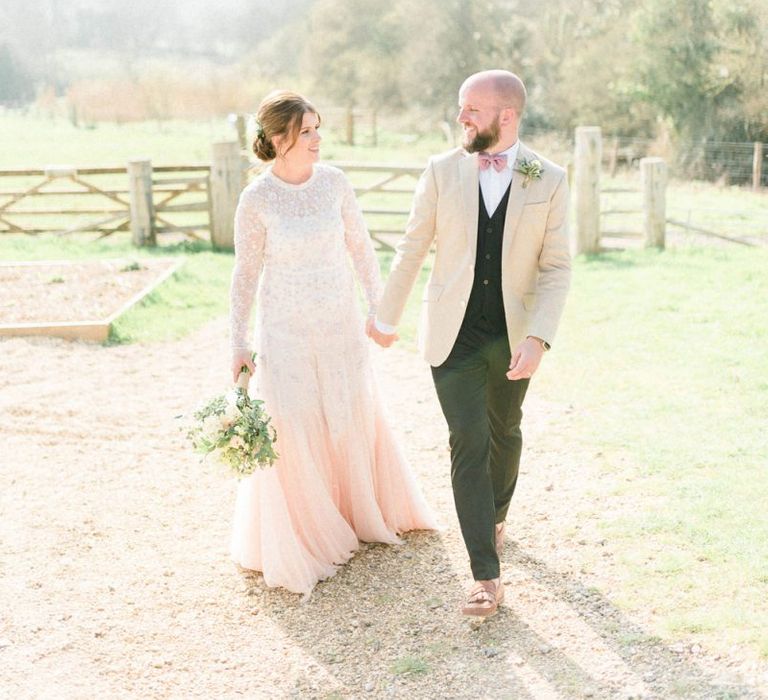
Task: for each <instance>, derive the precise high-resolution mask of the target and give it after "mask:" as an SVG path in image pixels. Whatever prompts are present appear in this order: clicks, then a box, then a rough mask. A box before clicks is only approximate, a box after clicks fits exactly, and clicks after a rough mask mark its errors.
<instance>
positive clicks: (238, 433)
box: [187, 354, 277, 476]
mask: <svg viewBox="0 0 768 700" xmlns="http://www.w3.org/2000/svg"><path fill="white" fill-rule="evenodd" d="M255 358H256V356H255V354H254V359H255ZM247 387H248V370H247V368H245V367H243V369H242V370H241V374H240V378H239V379H238V383H237V386H236V387H235V389H233V390H231V391H229V392H227V393H226V394H223V395H221V396H217V397H216V398H214V399H212V400H211V401H209V402H208V403H207V404H205V405H203V406H202V407H200V408H198V409H197V410H196V411H195V413H194V418H195V423H194V424H193V425H192V427H191V428H190V429H189V431H188V433H187V435H188V437H189V438H190V440H191V441H192V446H193V447H194V449H195V450H196V451H198V452H200V453H202V454H203V455H206V456H207V455H210V454H213V456H214V457H216V458H217V459H218V461H220V462H222V463H223V464H225V465H227V466H229V467H230V468H231V469H232V471H233V472H234V473H235V474H236V475H237V476H247V475H248V474H252V473H253V472H254V471H256V470H257V469H264V468H266V467H269V466H271V465H272V464H273V463H274V461H275V459H277V453H276V452H275V449H274V444H275V441H276V440H277V434H276V433H275V429H274V428H273V427H272V426H271V425H270V421H271V419H270V417H269V416H268V415H267V413H266V412H265V411H264V409H263V404H264V402H263V401H259V400H258V399H252V398H251V397H250V396H248V391H247Z"/></svg>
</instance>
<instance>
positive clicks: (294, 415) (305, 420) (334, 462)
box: [231, 164, 435, 594]
mask: <svg viewBox="0 0 768 700" xmlns="http://www.w3.org/2000/svg"><path fill="white" fill-rule="evenodd" d="M235 249H236V253H237V255H236V263H235V269H234V272H233V275H232V287H231V329H232V346H233V348H245V347H248V348H254V349H255V350H256V352H257V353H258V356H257V359H256V373H255V376H254V381H253V382H252V384H251V392H252V393H253V394H254V395H255V396H256V397H258V398H260V399H262V400H264V402H265V408H266V410H267V411H268V413H269V414H270V415H271V416H272V421H273V424H274V426H275V429H276V431H277V443H276V449H277V452H278V453H279V458H278V460H277V462H276V463H275V465H274V467H273V468H270V469H266V470H263V471H259V472H257V473H255V474H253V475H251V476H249V477H246V478H244V479H243V480H242V481H241V482H240V484H239V485H238V493H237V501H236V505H235V515H234V525H233V533H232V546H231V552H232V557H233V559H234V560H235V561H236V562H237V563H238V564H240V565H241V566H242V567H244V568H247V569H255V570H258V571H261V572H262V573H263V575H264V580H265V582H266V584H267V585H269V586H282V587H284V588H287V589H288V590H290V591H294V592H297V593H304V594H307V593H309V592H310V591H311V590H312V588H313V587H314V585H315V583H317V581H318V580H320V579H324V578H327V577H328V576H331V575H332V574H333V573H334V572H335V571H336V568H337V566H338V565H339V564H341V563H343V562H345V561H346V560H347V559H349V557H350V556H352V554H353V553H354V551H355V550H356V549H357V547H358V541H359V540H362V541H365V542H388V543H398V542H399V541H400V540H399V539H398V533H402V532H404V531H407V530H413V529H433V528H435V520H434V518H433V516H432V514H431V511H430V509H429V507H428V506H427V504H426V502H425V500H424V498H423V496H422V494H421V492H420V490H419V487H418V486H417V484H416V482H415V480H414V477H413V475H412V474H411V472H410V469H409V467H408V465H407V463H406V462H405V460H404V458H403V455H402V453H401V450H400V448H399V446H398V444H397V440H396V439H395V436H394V434H393V432H392V430H391V429H390V427H389V426H388V424H387V422H386V420H385V417H384V413H383V409H382V406H381V403H380V400H379V396H378V391H377V387H376V382H375V377H374V374H373V370H372V368H371V364H370V360H369V345H368V344H369V342H370V341H369V340H368V338H367V337H366V336H365V332H364V323H363V315H362V313H361V310H360V305H359V302H358V299H357V293H356V288H355V274H356V276H357V279H358V280H359V282H360V284H361V286H362V289H363V291H364V294H365V297H366V299H367V302H368V307H369V310H372V309H375V305H376V302H377V300H378V297H379V294H380V289H381V279H380V274H379V267H378V262H377V259H376V255H375V253H374V251H373V246H372V245H371V241H370V237H369V235H368V232H367V230H366V227H365V223H364V222H363V219H362V215H361V213H360V209H359V207H358V205H357V202H356V200H355V195H354V191H353V189H352V187H351V185H350V184H349V182H348V180H347V179H346V176H345V175H344V174H343V173H342V172H341V171H340V170H338V169H336V168H333V167H330V166H327V165H320V164H318V165H315V166H314V170H313V173H312V175H311V177H310V178H309V180H307V181H306V182H304V183H302V184H300V185H292V184H289V183H286V182H284V181H283V180H280V179H279V178H278V177H277V176H275V175H274V174H273V173H272V171H271V168H268V169H267V170H266V171H265V172H264V173H262V174H261V175H260V176H259V177H258V178H257V179H256V180H255V181H254V182H252V183H251V184H250V185H249V186H248V187H246V188H245V190H244V191H243V193H242V194H241V197H240V202H239V204H238V208H237V214H236V216H235ZM350 261H351V265H350ZM257 290H258V293H257ZM254 297H257V298H256V323H255V333H254V338H253V343H249V342H248V333H249V331H248V323H249V318H250V315H251V307H252V305H253V301H254Z"/></svg>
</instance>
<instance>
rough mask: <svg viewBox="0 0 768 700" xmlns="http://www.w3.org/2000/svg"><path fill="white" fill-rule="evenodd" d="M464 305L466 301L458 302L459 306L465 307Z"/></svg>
mask: <svg viewBox="0 0 768 700" xmlns="http://www.w3.org/2000/svg"><path fill="white" fill-rule="evenodd" d="M466 303H467V302H466V301H464V300H463V299H462V300H461V301H460V302H459V306H465V305H466Z"/></svg>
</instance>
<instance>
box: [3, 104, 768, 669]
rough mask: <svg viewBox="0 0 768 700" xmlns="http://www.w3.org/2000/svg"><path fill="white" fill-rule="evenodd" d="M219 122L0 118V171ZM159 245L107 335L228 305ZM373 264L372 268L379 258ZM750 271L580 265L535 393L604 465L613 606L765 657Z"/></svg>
mask: <svg viewBox="0 0 768 700" xmlns="http://www.w3.org/2000/svg"><path fill="white" fill-rule="evenodd" d="M2 119H3V120H5V119H6V117H3V118H2ZM2 123H3V124H4V125H5V124H7V122H6V121H2ZM170 126H171V125H166V128H168V129H170ZM221 126H222V125H206V126H201V125H198V126H196V127H194V128H192V127H189V126H188V125H187V126H184V128H181V127H180V129H181V131H180V133H179V134H176V135H172V134H171V133H170V132H165V133H163V132H161V131H159V130H158V131H157V133H155V131H153V129H158V127H157V126H156V125H143V126H141V127H140V128H139V126H132V127H115V126H109V127H107V126H105V127H101V126H100V127H99V128H98V129H95V130H93V131H85V130H74V129H72V128H71V127H69V129H70V131H67V130H66V129H67V127H66V126H63V125H61V124H59V125H58V126H56V127H55V128H54V127H53V126H52V127H51V130H50V132H45V133H44V132H43V131H41V130H40V127H39V126H38V127H37V130H38V132H39V133H40V142H39V143H38V144H37V145H34V144H33V145H32V146H27V144H26V143H25V145H24V147H22V146H21V145H20V140H19V138H18V132H15V136H14V132H13V130H10V131H8V130H6V129H5V128H1V129H0V134H1V135H2V136H0V154H2V155H1V156H0V158H2V162H0V167H9V166H11V165H21V164H23V165H28V166H32V165H38V164H41V163H44V162H65V161H67V160H73V161H75V162H83V163H89V164H90V163H96V162H103V163H113V162H115V161H116V160H117V161H118V162H119V161H120V159H123V158H126V157H130V155H132V154H135V153H136V152H137V151H143V152H146V151H151V155H152V158H153V161H157V162H183V161H186V160H198V159H205V157H206V152H207V150H206V149H207V144H208V142H209V141H210V140H212V137H213V136H214V135H215V134H216V133H219V132H218V131H217V130H219V129H220V127H221ZM224 127H225V128H228V127H226V125H224ZM14 128H15V129H21V128H22V125H17V126H16V127H14ZM185 129H191V131H190V132H189V133H183V132H185ZM81 131H82V132H83V133H80V132H81ZM131 134H133V135H131ZM119 136H122V140H121V139H120V138H118V137H119ZM330 141H331V139H328V140H327V147H326V150H325V154H324V155H325V156H326V157H329V158H337V159H354V160H366V159H367V160H392V161H397V162H403V160H407V161H411V162H413V161H417V162H418V161H419V160H421V161H422V162H423V160H424V159H425V158H426V156H427V154H428V153H431V152H434V151H436V150H440V148H442V146H441V145H440V143H439V141H438V140H435V141H434V142H430V143H426V142H425V143H424V144H421V145H419V144H417V145H416V146H414V147H413V148H410V147H409V149H408V150H407V151H404V150H402V149H395V148H393V147H392V145H391V144H390V145H389V146H388V147H386V148H385V147H384V146H382V148H381V149H379V151H381V152H379V151H374V150H373V149H370V150H356V151H351V150H349V149H348V147H345V146H342V145H340V144H333V143H330ZM393 143H394V140H393ZM6 146H7V147H8V148H7V149H6ZM59 146H61V148H59ZM196 148H197V149H199V150H198V151H195V149H196ZM427 148H429V149H430V150H427ZM86 154H87V157H85V155H86ZM113 156H114V157H113ZM118 156H119V157H118ZM369 156H372V157H370V158H369ZM668 201H669V204H670V207H677V208H678V209H680V210H681V211H682V210H684V209H685V208H686V207H691V208H694V209H695V208H697V207H700V208H702V209H704V208H709V209H712V210H719V211H721V212H737V213H740V216H742V217H743V220H744V221H747V222H749V225H750V226H755V227H756V230H757V229H760V227H762V229H760V230H764V229H768V196H766V195H763V194H753V193H751V192H747V191H745V190H738V189H735V188H733V189H716V188H714V187H711V186H706V185H698V184H685V183H683V184H681V183H674V184H673V185H672V186H670V189H669V193H668ZM718 221H719V223H718ZM740 221H741V220H740V219H734V218H732V217H730V218H729V217H726V216H721V217H720V218H719V219H718V218H717V217H715V216H713V217H711V220H710V223H711V224H712V225H721V226H723V228H724V229H726V228H727V229H729V231H730V232H737V231H736V229H737V228H738V227H739V225H740ZM694 223H695V220H694ZM622 224H623V225H626V226H628V227H630V226H634V225H636V222H635V221H624V222H622ZM705 227H706V226H705ZM766 234H768V231H766ZM157 253H159V254H162V255H168V254H179V255H185V256H186V258H187V261H186V264H185V266H184V268H183V269H182V271H180V272H179V273H178V274H177V275H176V276H175V277H174V279H173V280H171V281H169V282H168V283H167V284H165V285H163V287H162V288H161V289H159V290H157V291H156V292H154V293H153V294H152V295H151V296H150V297H149V298H148V299H147V300H146V301H145V303H144V304H142V305H141V306H140V307H138V308H136V309H134V310H132V311H131V312H130V313H129V314H127V315H126V316H125V317H124V318H123V319H121V320H120V321H119V322H118V324H117V325H116V328H115V334H114V337H113V339H112V341H111V342H131V341H142V342H156V341H163V340H166V339H169V338H178V337H183V336H184V334H186V333H188V332H190V331H192V330H194V329H195V328H197V327H199V326H200V324H202V323H204V322H205V321H206V320H208V319H210V318H213V317H215V316H217V315H219V314H222V313H225V312H226V309H227V288H228V282H229V275H230V272H231V268H232V263H233V256H232V255H231V254H227V253H214V252H211V251H210V250H209V249H207V248H206V247H205V246H190V245H186V244H176V245H175V246H167V247H166V246H164V247H163V248H162V249H161V250H159V251H157ZM126 254H130V255H132V256H136V255H153V254H155V252H154V251H138V252H137V251H136V250H135V249H133V248H131V247H130V246H129V244H128V242H127V238H126V237H124V238H122V239H116V240H114V241H110V240H105V241H102V242H98V243H97V242H84V241H83V240H82V239H67V238H56V237H50V236H46V237H38V238H29V237H19V236H5V237H0V259H53V258H78V257H111V256H125V255H126ZM381 259H382V265H383V267H387V264H388V256H387V255H385V254H382V256H381ZM766 269H768V251H766V250H765V249H762V248H758V249H746V248H740V247H737V246H729V247H707V248H694V247H683V248H678V249H670V250H667V251H666V252H657V251H626V252H623V253H611V254H606V255H602V256H597V257H594V258H581V259H578V260H577V261H576V264H575V275H574V284H573V290H572V294H571V297H570V300H569V304H568V308H567V310H566V314H565V316H564V321H563V325H562V328H561V331H560V336H559V338H558V339H557V343H556V346H555V351H554V352H552V353H551V355H550V356H548V357H547V366H546V371H544V372H542V373H541V375H540V376H539V377H538V378H537V381H536V390H537V391H538V392H541V393H542V394H543V395H544V396H545V397H546V398H548V399H550V400H551V401H553V402H556V403H558V404H563V403H565V404H572V405H573V407H574V411H573V414H572V415H573V416H574V417H573V421H572V424H571V427H570V428H568V429H567V433H563V434H558V435H557V439H558V440H561V441H563V442H565V443H566V444H574V445H575V446H576V445H578V446H579V448H582V449H584V450H587V451H589V452H590V453H591V454H593V455H594V457H593V458H594V459H595V460H596V461H598V462H599V463H600V464H601V465H602V470H603V473H604V474H605V480H604V481H601V482H599V483H594V484H590V485H589V490H590V492H591V494H592V496H593V497H592V498H591V499H589V500H588V501H586V502H585V503H584V504H583V516H584V517H585V518H589V517H597V518H598V519H599V520H600V523H601V524H600V527H601V529H602V531H603V532H604V535H605V538H606V539H607V540H608V541H610V542H611V543H612V547H613V548H614V550H616V551H617V552H618V557H619V562H618V563H619V565H618V566H616V568H615V576H616V578H617V580H616V582H615V583H616V588H615V597H616V599H617V601H618V602H620V603H621V604H622V605H623V606H624V607H626V608H628V609H638V610H640V609H652V610H654V611H655V613H654V614H655V616H656V619H658V620H660V622H659V629H658V632H659V633H660V634H662V635H665V636H670V637H675V636H678V635H686V636H688V637H690V636H693V637H699V638H701V639H702V640H704V641H706V642H708V643H709V644H710V645H712V646H715V647H718V648H726V647H728V646H729V645H731V644H740V645H741V644H743V645H745V646H746V647H748V648H750V649H752V650H755V651H757V652H759V653H760V654H762V655H763V656H768V610H766V606H765V600H766V599H767V598H768V520H767V519H766V518H765V510H766V503H768V430H766V425H768V354H767V353H766V352H765V347H766V343H767V341H768V326H767V324H766V322H765V317H766V316H765V302H764V300H765V299H766V298H768V275H766ZM425 276H426V273H425V274H423V275H422V280H421V284H423V281H424V278H425ZM419 298H420V294H419V292H418V291H415V292H414V293H413V294H412V296H411V300H410V303H409V306H408V309H407V312H406V317H405V319H404V323H403V327H402V332H401V335H402V336H403V339H404V342H406V343H408V344H411V345H412V344H413V338H414V335H415V324H416V319H417V317H418V313H419V306H420V303H419ZM575 478H578V477H575ZM585 556H587V555H585ZM588 565H589V562H585V566H588Z"/></svg>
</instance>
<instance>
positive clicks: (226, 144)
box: [211, 141, 242, 248]
mask: <svg viewBox="0 0 768 700" xmlns="http://www.w3.org/2000/svg"><path fill="white" fill-rule="evenodd" d="M241 177H242V175H241V161H240V145H239V144H238V143H237V141H222V142H220V143H214V144H213V159H212V162H211V244H212V245H213V247H214V248H233V247H234V245H235V209H237V200H238V198H239V197H240V190H241V189H242V180H241Z"/></svg>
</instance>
